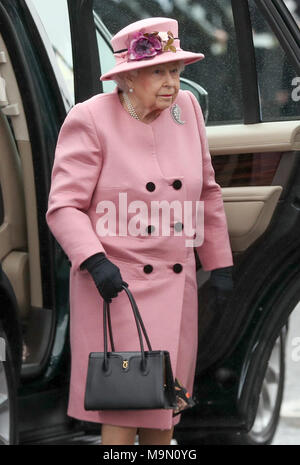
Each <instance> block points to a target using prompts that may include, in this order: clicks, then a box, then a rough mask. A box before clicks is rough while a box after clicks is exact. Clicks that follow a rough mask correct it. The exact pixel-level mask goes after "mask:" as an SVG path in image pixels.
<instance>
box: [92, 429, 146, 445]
mask: <svg viewBox="0 0 300 465" xmlns="http://www.w3.org/2000/svg"><path fill="white" fill-rule="evenodd" d="M136 431H137V429H136V428H131V427H129V426H114V425H102V427H101V443H102V444H103V445H112V444H120V445H124V444H126V445H134V443H135V437H136Z"/></svg>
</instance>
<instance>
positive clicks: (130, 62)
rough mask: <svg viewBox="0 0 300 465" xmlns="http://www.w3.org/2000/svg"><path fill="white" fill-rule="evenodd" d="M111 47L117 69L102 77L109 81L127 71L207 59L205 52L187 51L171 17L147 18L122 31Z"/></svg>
mask: <svg viewBox="0 0 300 465" xmlns="http://www.w3.org/2000/svg"><path fill="white" fill-rule="evenodd" d="M111 44H112V47H113V50H114V55H115V58H116V64H115V66H114V67H113V68H112V69H111V70H110V71H109V72H108V73H105V74H102V76H101V77H100V79H101V81H109V80H110V79H114V76H115V75H116V74H119V73H123V72H125V71H131V70H133V69H139V68H144V67H145V66H152V65H158V64H161V63H167V62H169V61H176V60H183V61H184V63H185V64H186V65H189V64H191V63H195V62H196V61H199V60H202V59H203V58H204V55H203V53H192V52H186V51H185V50H182V49H181V48H180V41H179V38H178V23H177V21H176V19H171V18H147V19H142V20H141V21H136V22H134V23H132V24H129V26H126V27H125V28H124V29H121V31H119V32H118V33H117V34H116V35H115V36H114V37H113V38H112V39H111Z"/></svg>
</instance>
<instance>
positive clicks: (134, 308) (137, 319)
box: [103, 284, 152, 370]
mask: <svg viewBox="0 0 300 465" xmlns="http://www.w3.org/2000/svg"><path fill="white" fill-rule="evenodd" d="M122 287H123V289H124V290H125V292H126V294H127V296H128V298H129V301H130V303H131V308H132V311H133V314H134V318H135V323H136V327H137V330H138V336H139V341H140V347H141V354H142V368H143V370H146V359H145V352H144V344H143V338H142V332H143V334H144V336H145V339H146V342H147V346H148V349H149V350H150V351H152V347H151V344H150V340H149V337H148V335H147V332H146V329H145V326H144V323H143V320H142V317H141V315H140V312H139V309H138V306H137V304H136V301H135V300H134V297H133V295H132V293H131V291H130V290H129V289H128V288H127V286H125V285H124V284H122ZM107 324H108V330H109V337H110V343H111V349H112V351H113V352H114V351H115V346H114V341H113V333H112V326H111V318H110V307H109V303H108V302H106V301H105V300H104V301H103V332H104V369H108V358H107ZM141 329H142V332H141Z"/></svg>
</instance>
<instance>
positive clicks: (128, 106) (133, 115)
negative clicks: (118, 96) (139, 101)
mask: <svg viewBox="0 0 300 465" xmlns="http://www.w3.org/2000/svg"><path fill="white" fill-rule="evenodd" d="M122 96H123V99H124V102H125V103H126V106H127V109H128V111H129V113H130V115H131V116H132V117H133V118H135V119H137V120H139V121H140V118H139V117H138V115H137V114H136V111H135V109H134V108H133V106H132V103H131V101H130V99H129V97H128V95H127V94H126V93H125V92H123V93H122Z"/></svg>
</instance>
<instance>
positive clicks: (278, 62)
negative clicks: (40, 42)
mask: <svg viewBox="0 0 300 465" xmlns="http://www.w3.org/2000/svg"><path fill="white" fill-rule="evenodd" d="M69 8H70V13H71V15H72V22H71V23H72V24H71V26H72V31H73V36H74V37H75V36H77V35H78V37H79V35H81V36H82V37H85V38H88V42H86V40H85V41H81V42H80V41H79V43H77V45H76V57H75V56H74V58H75V61H74V70H75V74H76V73H78V75H79V74H80V79H81V82H82V83H84V85H83V84H80V82H79V81H77V86H76V85H75V87H76V95H77V101H80V100H84V99H85V98H87V97H88V96H91V95H94V94H95V93H97V92H101V91H105V92H108V91H111V90H112V89H113V87H114V84H113V83H104V87H102V85H103V84H102V83H101V82H100V83H99V76H100V74H101V71H102V72H105V71H106V70H107V69H109V68H110V67H111V66H112V64H113V57H112V53H111V48H110V44H109V39H110V36H111V34H114V33H116V32H117V31H118V30H119V29H121V28H122V27H124V26H126V25H127V24H129V23H130V22H132V21H135V20H139V19H141V18H144V17H150V16H168V15H170V16H172V17H175V18H177V19H178V21H179V28H180V31H181V36H182V42H183V44H184V46H185V48H186V49H190V50H192V51H201V52H203V53H204V54H205V56H206V58H205V60H204V61H203V62H201V63H196V64H194V65H193V66H189V67H187V68H186V70H185V72H184V75H183V77H184V78H187V79H189V80H190V81H192V82H195V84H196V85H200V86H201V87H203V88H204V89H205V90H206V91H207V93H208V102H209V106H208V118H207V121H206V122H207V135H208V140H209V147H210V152H211V155H212V161H213V166H214V169H215V175H216V180H217V182H218V183H219V184H220V185H221V187H222V192H223V199H224V205H225V211H226V215H227V220H228V228H229V234H230V240H231V246H232V251H233V254H234V264H235V270H234V283H235V290H234V295H233V297H232V300H231V302H230V304H229V305H228V306H227V308H225V309H224V313H223V314H222V315H215V314H214V313H213V310H212V309H211V308H209V306H208V305H207V290H208V286H207V280H208V278H209V273H205V272H203V270H202V269H201V263H198V265H199V268H198V271H197V277H198V285H199V348H198V362H197V377H196V381H195V393H196V397H197V399H198V402H199V404H198V407H197V408H198V410H197V409H196V410H197V412H198V413H199V415H196V416H195V414H194V415H193V413H191V414H188V413H187V414H186V415H184V416H183V418H184V419H183V420H182V422H181V425H182V428H183V429H184V428H185V427H186V428H189V427H191V425H193V427H198V428H199V430H200V429H201V428H206V427H207V426H210V427H214V428H216V427H217V426H218V425H219V426H220V425H221V424H222V427H223V428H225V426H226V425H227V426H228V427H231V428H234V427H235V428H237V429H238V428H242V429H243V428H244V430H245V431H249V430H251V427H252V426H253V423H254V420H255V417H256V412H257V406H258V400H259V392H260V389H261V386H262V383H263V379H264V374H265V372H266V367H267V364H268V360H269V357H270V354H271V352H272V349H273V347H274V344H275V342H276V341H277V340H278V337H279V335H280V334H281V328H282V327H283V325H284V324H285V322H286V320H287V318H288V315H289V314H290V312H291V311H292V310H293V308H294V307H295V305H296V303H297V302H298V300H299V295H300V294H299V282H298V280H297V279H296V276H297V273H299V235H298V232H297V231H298V228H299V202H300V201H299V189H298V185H299V148H300V145H299V140H300V135H299V134H300V111H299V78H298V77H297V76H298V75H299V71H300V61H299V60H300V58H299V57H300V53H299V44H300V40H299V29H298V28H297V25H296V24H295V21H294V20H293V18H292V16H291V15H290V14H289V11H288V9H287V8H286V6H285V4H284V2H283V1H281V0H256V1H254V0H249V1H247V0H242V1H241V0H238V1H237V0H232V1H229V0H223V1H217V0H216V1H214V2H211V1H204V0H202V1H196V0H195V1H190V0H180V1H179V0H178V1H177V0H174V1H169V2H163V1H160V0H153V1H148V0H147V1H146V0H142V1H139V2H136V1H126V0H121V1H118V2H114V1H108V0H101V1H98V0H94V1H92V0H90V1H86V2H76V1H72V2H70V1H69ZM89 11H90V13H91V11H92V14H93V21H92V17H91V15H90V16H89ZM82 17H86V22H85V23H84V22H82V20H81V18H82ZM92 31H93V32H92ZM93 35H94V37H93ZM95 41H96V42H97V47H95ZM87 47H88V49H89V51H91V54H93V58H92V59H91V56H88V57H87V56H86V55H87V54H86V53H85V51H86V49H87ZM80 48H82V51H81V53H80V52H79V49H80ZM91 54H88V55H91ZM80 56H81V58H80ZM77 60H78V61H77ZM91 60H92V61H93V66H90V67H89V66H88V61H91ZM200 103H201V102H200ZM203 110H205V111H206V110H207V109H206V108H203ZM255 373H260V376H255ZM212 386H214V387H215V389H210V388H211V387H212ZM209 387H210V388H209ZM208 404H209V405H214V406H219V407H215V408H212V409H211V410H210V409H209V408H208V407H207V405H208ZM225 412H226V413H225ZM191 418H193V420H192V419H191ZM195 418H197V419H196V420H195ZM273 433H274V428H273ZM262 435H263V433H262ZM257 437H258V436H257ZM261 437H262V436H261ZM266 440H270V435H269V437H268V439H266ZM254 442H255V440H254Z"/></svg>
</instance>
